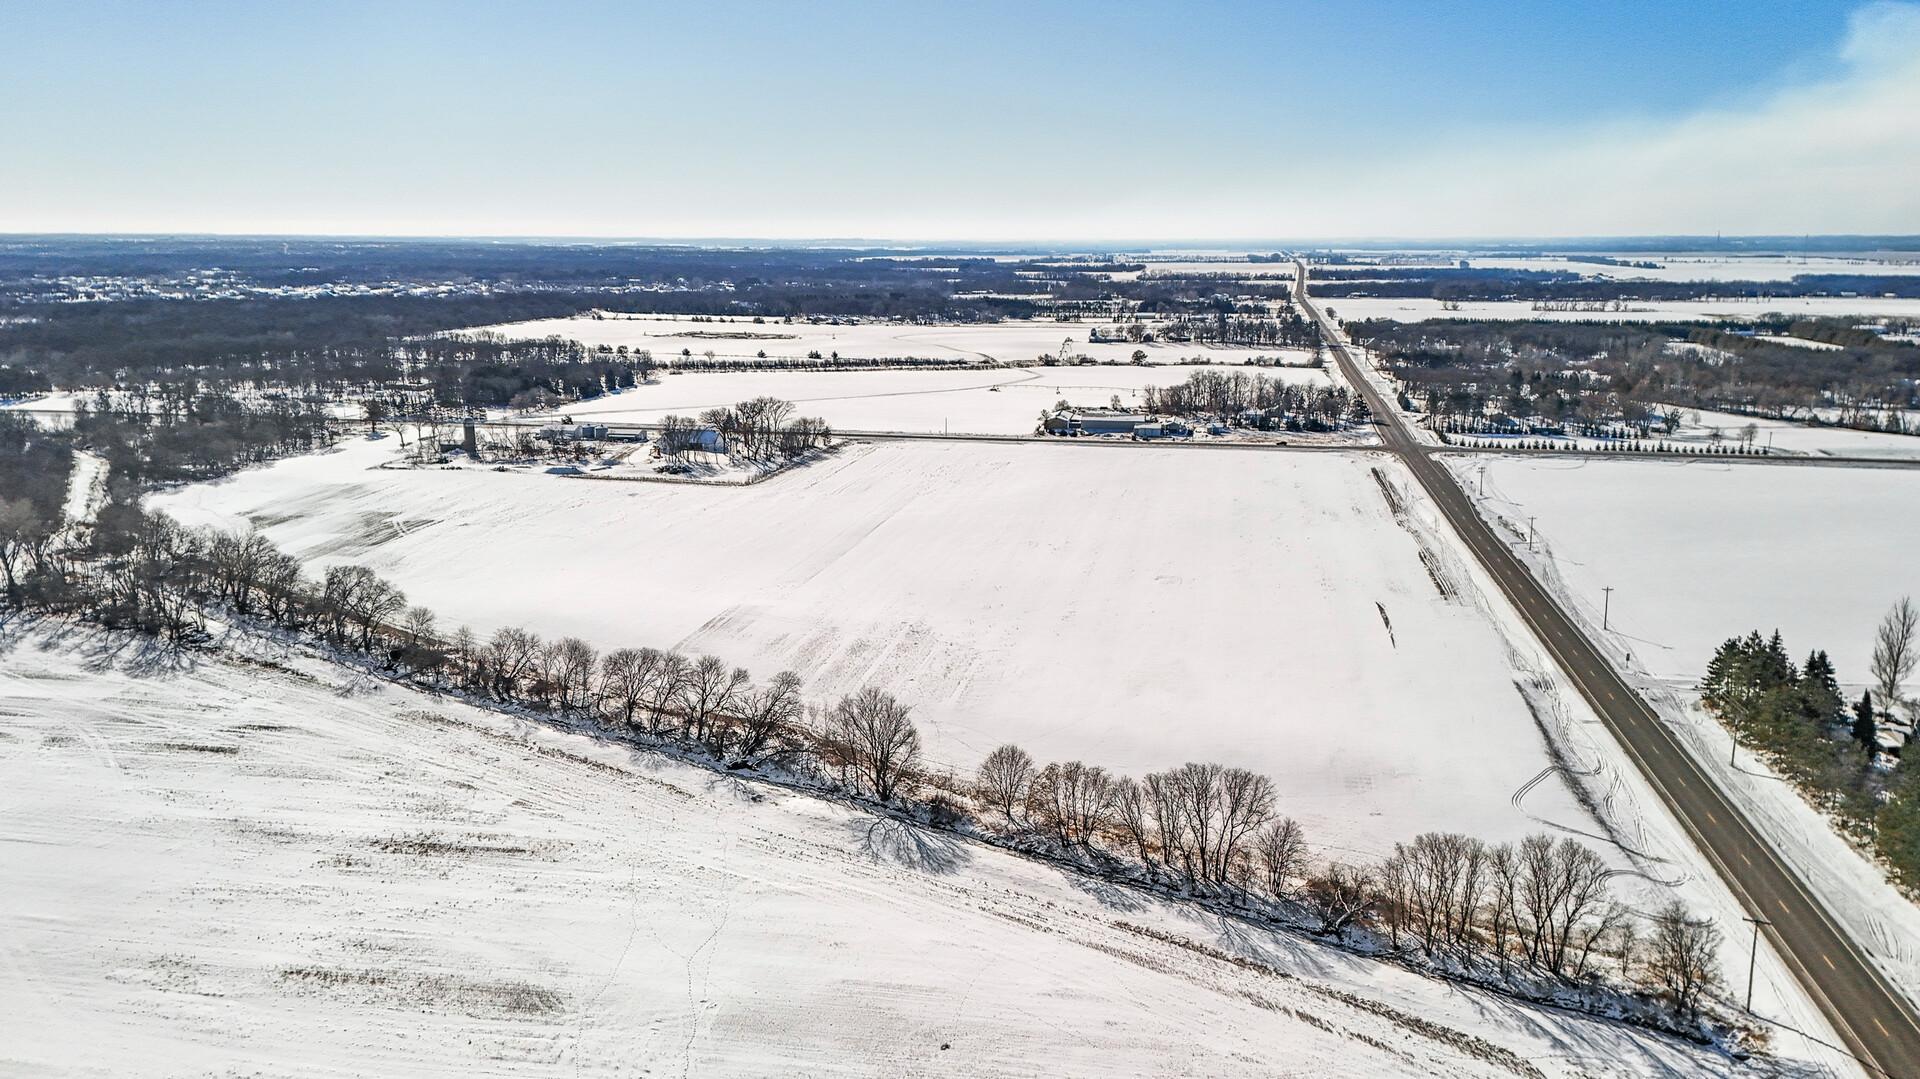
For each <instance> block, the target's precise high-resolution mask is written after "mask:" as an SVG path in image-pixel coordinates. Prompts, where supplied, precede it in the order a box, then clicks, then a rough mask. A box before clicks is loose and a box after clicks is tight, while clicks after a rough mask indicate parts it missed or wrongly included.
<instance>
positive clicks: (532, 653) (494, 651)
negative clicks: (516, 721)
mask: <svg viewBox="0 0 1920 1079" xmlns="http://www.w3.org/2000/svg"><path fill="white" fill-rule="evenodd" d="M481 654H482V655H483V656H484V657H485V659H484V663H485V665H486V669H487V682H488V685H489V686H490V687H491V688H492V690H493V695H494V696H495V697H496V698H498V699H500V700H503V701H507V700H512V699H513V697H514V694H515V692H516V691H517V690H518V687H519V684H520V680H521V679H522V678H523V677H525V676H526V674H527V672H528V670H529V669H531V668H532V666H533V661H534V659H535V657H537V656H538V655H539V654H540V635H539V634H537V633H530V632H528V631H526V630H524V629H521V628H520V627H518V626H503V627H502V628H500V629H497V630H494V631H493V636H492V637H489V638H488V639H487V645H486V647H485V648H483V649H482V650H481Z"/></svg>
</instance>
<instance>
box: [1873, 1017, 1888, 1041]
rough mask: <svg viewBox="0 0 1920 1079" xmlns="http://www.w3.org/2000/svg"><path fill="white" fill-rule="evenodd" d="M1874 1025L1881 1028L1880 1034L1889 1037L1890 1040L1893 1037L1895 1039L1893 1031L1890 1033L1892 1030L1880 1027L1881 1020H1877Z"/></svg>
mask: <svg viewBox="0 0 1920 1079" xmlns="http://www.w3.org/2000/svg"><path fill="white" fill-rule="evenodd" d="M1873 1025H1874V1026H1876V1027H1880V1033H1881V1034H1883V1035H1885V1036H1887V1037H1889V1038H1891V1037H1893V1032H1892V1031H1890V1030H1888V1029H1887V1028H1886V1027H1883V1026H1880V1020H1878V1019H1875V1020H1874V1021H1873Z"/></svg>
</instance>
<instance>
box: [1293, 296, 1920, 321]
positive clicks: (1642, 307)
mask: <svg viewBox="0 0 1920 1079" xmlns="http://www.w3.org/2000/svg"><path fill="white" fill-rule="evenodd" d="M1318 301H1319V303H1320V306H1321V307H1322V308H1323V309H1325V310H1327V311H1329V312H1331V313H1333V314H1334V315H1335V316H1336V317H1338V318H1339V319H1340V320H1341V321H1343V322H1352V321H1355V320H1359V319H1369V318H1389V319H1393V320H1395V321H1398V322H1425V321H1427V320H1428V319H1515V320H1540V321H1551V322H1654V321H1673V320H1682V321H1718V320H1721V319H1757V318H1761V317H1763V316H1766V315H1776V314H1777V315H1796V316H1818V317H1825V316H1830V315H1859V316H1863V317H1875V316H1882V315H1891V316H1897V317H1901V318H1914V317H1917V316H1920V300H1908V299H1885V298H1876V297H1871V296H1862V297H1859V298H1848V297H1840V296H1803V297H1791V296H1784V297H1783V296H1776V297H1769V298H1766V299H1758V300H1746V299H1722V300H1635V301H1632V302H1629V303H1628V304H1627V305H1626V308H1627V309H1626V310H1624V311H1537V310H1535V309H1534V306H1533V303H1532V301H1529V300H1466V301H1463V302H1461V304H1460V306H1459V309H1458V310H1454V311H1449V310H1446V309H1445V308H1443V307H1441V306H1440V301H1439V300H1435V299H1431V298H1420V297H1410V298H1400V297H1387V296H1326V297H1319V298H1318Z"/></svg>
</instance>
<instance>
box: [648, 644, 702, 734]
mask: <svg viewBox="0 0 1920 1079" xmlns="http://www.w3.org/2000/svg"><path fill="white" fill-rule="evenodd" d="M692 674H693V664H691V663H688V662H687V657H685V656H683V655H681V654H680V653H678V652H661V653H659V656H658V659H657V660H656V661H655V663H654V665H653V669H652V671H651V672H650V673H649V674H648V676H647V684H646V708H647V733H648V734H659V733H660V732H661V731H662V730H663V729H665V727H666V725H667V719H668V717H669V716H671V715H672V714H673V710H674V708H675V707H677V702H678V701H679V700H680V697H681V694H682V693H684V692H685V690H686V687H687V680H688V678H690V677H691V676H692Z"/></svg>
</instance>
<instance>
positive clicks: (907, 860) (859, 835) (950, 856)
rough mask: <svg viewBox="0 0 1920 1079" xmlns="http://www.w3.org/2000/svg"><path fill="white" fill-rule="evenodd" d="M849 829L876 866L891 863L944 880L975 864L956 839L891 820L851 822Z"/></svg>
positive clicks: (887, 818) (849, 822) (878, 819)
mask: <svg viewBox="0 0 1920 1079" xmlns="http://www.w3.org/2000/svg"><path fill="white" fill-rule="evenodd" d="M847 828H848V830H849V831H851V832H853V833H854V836H855V838H856V839H858V840H859V843H860V849H861V851H862V852H863V853H865V854H866V855H867V857H869V858H872V859H873V860H874V861H876V862H892V863H893V864H895V865H902V866H905V867H907V868H908V869H917V870H920V871H921V872H924V873H936V874H939V875H941V876H945V875H947V874H950V873H954V872H957V871H958V870H959V869H960V867H962V866H964V865H966V864H967V863H968V862H970V861H972V860H973V857H972V855H971V854H969V853H968V852H967V849H966V847H965V846H964V845H963V844H961V842H960V841H959V840H957V839H955V838H954V837H953V836H950V835H947V834H946V833H944V832H935V831H929V830H928V829H926V828H922V827H920V826H919V825H915V824H908V823H907V822H906V821H901V820H895V819H894V818H892V817H880V818H877V819H874V820H872V821H861V820H858V819H855V820H850V821H848V822H847Z"/></svg>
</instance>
